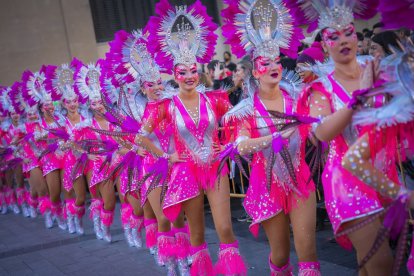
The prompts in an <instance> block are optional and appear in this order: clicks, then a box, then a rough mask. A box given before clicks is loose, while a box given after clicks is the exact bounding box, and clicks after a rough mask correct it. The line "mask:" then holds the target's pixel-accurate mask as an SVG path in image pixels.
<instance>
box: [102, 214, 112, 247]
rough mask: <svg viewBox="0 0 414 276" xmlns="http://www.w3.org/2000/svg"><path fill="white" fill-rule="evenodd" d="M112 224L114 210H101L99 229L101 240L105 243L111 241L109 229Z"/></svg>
mask: <svg viewBox="0 0 414 276" xmlns="http://www.w3.org/2000/svg"><path fill="white" fill-rule="evenodd" d="M113 222H114V210H105V209H104V208H102V209H101V227H102V235H103V239H104V241H106V242H111V241H112V236H111V232H110V227H111V225H112V223H113Z"/></svg>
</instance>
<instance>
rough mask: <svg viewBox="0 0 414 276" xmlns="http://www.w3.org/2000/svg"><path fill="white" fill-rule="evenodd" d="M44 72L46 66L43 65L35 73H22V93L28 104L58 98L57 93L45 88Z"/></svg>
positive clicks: (31, 104)
mask: <svg viewBox="0 0 414 276" xmlns="http://www.w3.org/2000/svg"><path fill="white" fill-rule="evenodd" d="M45 72H46V66H45V65H43V66H42V68H41V69H40V71H38V72H36V73H32V72H30V71H25V72H24V73H23V75H22V84H23V86H22V94H23V98H24V100H25V102H26V103H27V104H28V105H29V106H34V105H37V104H41V103H44V102H50V101H57V100H60V95H59V94H58V93H56V92H55V91H53V90H47V89H46V87H45V80H46V76H45Z"/></svg>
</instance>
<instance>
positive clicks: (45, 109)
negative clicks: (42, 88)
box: [41, 101, 55, 114]
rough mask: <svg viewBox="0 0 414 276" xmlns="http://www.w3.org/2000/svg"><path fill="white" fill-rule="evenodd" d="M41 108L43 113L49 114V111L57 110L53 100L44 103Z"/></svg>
mask: <svg viewBox="0 0 414 276" xmlns="http://www.w3.org/2000/svg"><path fill="white" fill-rule="evenodd" d="M41 110H42V112H43V114H47V113H48V112H49V113H50V114H53V113H54V112H55V106H54V105H53V102H52V101H47V102H44V103H43V105H42V108H41Z"/></svg>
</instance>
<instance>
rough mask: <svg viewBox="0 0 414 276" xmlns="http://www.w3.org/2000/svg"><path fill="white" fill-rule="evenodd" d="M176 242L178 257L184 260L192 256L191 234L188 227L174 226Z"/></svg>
mask: <svg viewBox="0 0 414 276" xmlns="http://www.w3.org/2000/svg"><path fill="white" fill-rule="evenodd" d="M173 231H174V236H175V242H176V246H177V247H176V256H177V259H179V260H182V259H186V258H188V257H189V256H190V246H191V244H190V235H189V234H188V229H187V227H184V228H173Z"/></svg>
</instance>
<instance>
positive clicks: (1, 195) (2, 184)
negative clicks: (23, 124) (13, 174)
mask: <svg viewBox="0 0 414 276" xmlns="http://www.w3.org/2000/svg"><path fill="white" fill-rule="evenodd" d="M1 89H3V87H1ZM9 124H10V122H9V120H8V118H7V112H6V111H5V110H4V109H3V107H2V105H1V104H0V141H1V155H0V160H1V161H2V162H3V161H4V160H5V158H6V156H7V155H8V154H9V153H8V150H7V147H6V145H7V143H6V140H5V136H6V134H7V131H6V130H7V128H8V126H9ZM6 191H7V188H6V180H5V173H4V170H0V206H1V207H0V208H1V214H3V215H5V214H7V210H8V206H7V203H6V197H5V194H6Z"/></svg>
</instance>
